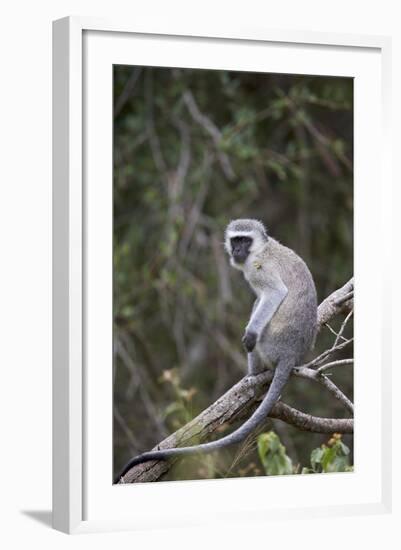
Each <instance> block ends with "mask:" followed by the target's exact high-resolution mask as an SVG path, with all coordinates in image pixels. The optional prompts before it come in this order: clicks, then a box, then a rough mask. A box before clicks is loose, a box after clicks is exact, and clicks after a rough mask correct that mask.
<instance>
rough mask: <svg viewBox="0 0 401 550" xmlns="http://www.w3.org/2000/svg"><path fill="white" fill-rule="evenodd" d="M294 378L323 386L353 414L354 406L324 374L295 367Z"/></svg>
mask: <svg viewBox="0 0 401 550" xmlns="http://www.w3.org/2000/svg"><path fill="white" fill-rule="evenodd" d="M293 372H294V374H295V376H299V377H301V378H306V379H307V380H313V381H314V382H317V383H318V384H321V385H322V386H324V387H325V388H326V389H327V390H329V392H330V393H332V394H333V395H334V397H335V398H336V399H338V400H339V401H341V403H342V404H343V405H344V406H345V407H346V408H347V409H348V410H349V411H350V412H351V413H353V412H354V405H353V403H352V402H351V401H350V400H349V399H348V397H347V396H346V395H345V394H344V393H343V392H342V391H341V390H340V389H339V388H338V387H337V386H336V385H335V384H334V382H332V381H331V380H329V378H327V376H325V375H324V374H321V373H319V372H318V371H315V370H312V369H308V368H307V367H297V368H295V369H294V371H293Z"/></svg>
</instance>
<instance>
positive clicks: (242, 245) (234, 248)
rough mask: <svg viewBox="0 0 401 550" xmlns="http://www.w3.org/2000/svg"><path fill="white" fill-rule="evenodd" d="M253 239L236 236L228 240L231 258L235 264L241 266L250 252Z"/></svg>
mask: <svg viewBox="0 0 401 550" xmlns="http://www.w3.org/2000/svg"><path fill="white" fill-rule="evenodd" d="M252 242H253V239H252V238H251V237H245V236H238V237H232V238H231V239H230V244H231V257H232V259H233V261H234V262H235V264H237V265H238V266H242V265H243V264H244V263H245V262H246V260H247V258H248V256H249V252H250V248H251V246H252Z"/></svg>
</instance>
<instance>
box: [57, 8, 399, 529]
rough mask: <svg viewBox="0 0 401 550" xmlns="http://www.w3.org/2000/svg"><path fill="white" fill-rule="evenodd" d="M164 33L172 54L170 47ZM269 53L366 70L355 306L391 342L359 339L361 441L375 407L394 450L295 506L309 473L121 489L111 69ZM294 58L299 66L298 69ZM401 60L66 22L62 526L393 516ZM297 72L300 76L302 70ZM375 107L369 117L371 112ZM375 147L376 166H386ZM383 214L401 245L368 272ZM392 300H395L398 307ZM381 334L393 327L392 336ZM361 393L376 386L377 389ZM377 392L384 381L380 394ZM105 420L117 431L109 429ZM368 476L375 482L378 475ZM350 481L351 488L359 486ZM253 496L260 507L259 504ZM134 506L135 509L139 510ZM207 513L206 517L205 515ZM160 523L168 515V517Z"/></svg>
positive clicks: (339, 38) (275, 34)
mask: <svg viewBox="0 0 401 550" xmlns="http://www.w3.org/2000/svg"><path fill="white" fill-rule="evenodd" d="M135 41H137V42H135ZM161 41H163V48H161V47H160V42H161ZM139 42H140V43H141V48H140V52H141V58H140V59H139V58H138V52H139V48H138V45H139ZM183 44H185V46H186V47H185V48H183V47H182V45H183ZM131 46H132V47H131ZM267 47H269V48H270V49H271V48H275V50H274V53H275V55H274V56H271V57H272V59H270V60H269V63H270V64H269V66H267V64H266V63H267V62H265V64H266V65H265V70H266V71H268V72H299V73H306V72H308V71H311V72H315V71H316V67H318V68H319V67H320V69H319V72H318V73H317V74H333V75H346V76H354V78H356V103H355V135H356V138H355V140H356V141H355V168H356V175H355V182H356V186H355V201H356V202H355V204H356V212H357V214H356V216H357V217H356V220H355V221H356V224H355V226H356V237H357V238H356V244H355V262H356V272H355V277H356V281H357V283H356V284H357V287H356V288H357V290H356V297H355V300H356V307H357V308H358V311H359V319H360V322H358V323H357V324H356V328H355V330H356V335H357V339H358V334H359V337H360V338H363V339H366V338H371V337H372V336H374V335H375V334H376V344H377V345H376V347H374V349H370V350H369V353H368V354H367V353H366V352H364V350H363V347H362V346H359V347H358V340H357V345H356V357H357V363H358V357H359V362H360V364H362V363H363V364H364V373H365V375H364V377H363V376H362V375H361V373H360V371H359V372H358V367H357V368H356V371H355V380H356V385H357V387H356V410H357V418H356V422H357V426H358V432H357V434H356V438H357V440H358V439H359V442H360V445H361V447H360V455H361V453H362V449H363V448H366V445H367V441H366V440H365V439H364V435H363V430H364V425H365V423H366V422H367V418H366V415H367V412H368V411H369V410H373V411H374V413H375V419H376V423H375V425H374V428H375V429H376V430H377V431H378V432H379V433H380V434H381V438H380V441H381V444H380V445H378V451H377V455H376V456H373V458H372V462H371V463H369V464H366V465H365V466H366V467H365V469H364V466H363V464H362V463H360V468H359V471H358V468H356V472H355V474H352V476H354V477H353V479H354V480H357V481H355V483H352V482H349V481H345V482H344V477H341V475H340V474H337V475H336V474H330V476H303V477H305V478H308V481H307V483H308V488H307V494H304V496H303V499H302V500H303V504H301V503H300V501H299V502H298V501H297V498H296V495H292V496H293V501H294V504H293V505H292V506H291V507H289V506H288V498H287V496H288V494H291V483H292V484H295V483H296V484H297V485H296V487H295V485H293V487H294V489H295V491H294V493H299V492H300V491H301V492H302V491H304V492H305V490H306V487H305V486H302V485H300V483H304V481H298V480H296V479H295V478H300V477H302V476H293V479H289V476H288V479H284V478H275V479H272V478H269V479H263V480H261V478H257V479H247V480H242V479H241V480H224V486H223V485H221V482H220V481H212V482H211V481H208V482H207V483H204V482H183V483H164V484H153V485H152V484H140V485H138V486H135V487H132V486H130V487H129V486H121V487H120V486H118V487H116V486H114V487H113V486H112V484H111V469H110V457H111V450H112V449H111V439H110V438H111V417H112V411H111V408H110V403H111V375H110V378H109V380H108V379H107V372H108V371H107V368H109V369H110V371H109V372H110V373H111V357H112V356H111V347H110V344H111V340H110V330H111V315H112V313H111V293H110V295H109V294H108V293H107V291H108V290H110V288H111V286H110V285H111V273H112V265H111V255H110V254H111V231H110V223H111V219H112V218H111V209H112V203H111V200H112V199H111V196H112V195H111V189H112V182H111V175H112V165H111V163H110V155H111V149H110V144H111V136H112V122H111V117H109V118H108V113H107V109H106V112H105V109H104V106H105V105H106V106H107V105H108V102H109V100H110V97H111V96H110V93H111V89H110V87H109V86H108V80H107V79H108V78H109V76H110V68H111V65H112V64H113V63H121V64H123V63H127V64H135V63H138V64H144V65H146V64H149V65H158V66H183V67H185V66H194V67H198V66H199V67H201V66H203V67H205V68H206V67H208V68H223V67H224V68H233V69H235V68H241V69H242V68H244V67H246V66H248V65H247V63H249V58H248V57H249V56H248V54H247V51H249V49H250V48H252V49H253V50H252V59H253V63H254V64H255V65H254V68H256V67H259V68H260V67H262V65H261V63H263V54H264V48H267ZM245 49H247V51H245ZM189 50H191V52H190V53H188V52H189ZM272 51H273V50H272ZM291 52H292V53H291ZM294 53H296V57H298V61H297V62H296V63H298V65H294V63H295V60H294V55H293V54H294ZM212 54H213V59H212ZM184 55H186V56H187V57H183V56H184ZM390 55H391V41H390V39H389V38H387V37H376V36H353V35H335V34H326V33H313V32H298V31H297V32H289V31H277V30H260V29H258V30H256V29H255V30H252V29H245V30H242V29H240V30H238V29H228V28H227V29H224V30H223V29H219V30H216V29H213V28H210V29H197V28H196V26H194V27H193V28H192V29H187V28H186V29H182V28H178V27H177V28H174V27H173V25H166V27H165V28H164V27H163V28H159V27H157V28H153V29H149V28H142V27H141V26H140V25H137V26H135V25H131V24H128V23H125V22H111V21H104V20H97V19H93V18H83V17H69V18H64V19H61V20H58V21H55V22H54V32H53V98H54V103H53V281H54V284H53V525H54V527H55V528H56V529H59V530H62V531H64V532H68V533H76V532H88V531H98V530H115V529H146V528H156V527H167V526H173V525H174V526H188V525H194V524H196V525H203V524H207V523H210V522H213V520H214V518H215V517H216V509H215V507H214V503H215V502H216V506H217V505H218V506H220V507H221V500H222V499H223V500H224V506H223V508H224V514H223V516H221V515H220V516H219V521H226V522H238V521H243V522H246V521H265V518H266V511H267V510H268V512H269V517H270V518H281V517H286V518H292V517H294V518H302V517H306V515H307V516H308V517H311V516H313V515H321V514H324V515H333V516H335V515H352V514H361V513H386V512H388V511H389V510H390V508H391V502H390V498H391V467H390V453H389V452H388V450H389V449H390V448H391V435H390V431H389V428H388V426H389V424H388V423H386V422H385V419H386V418H388V416H389V414H390V413H389V411H390V407H391V399H390V398H389V396H390V395H391V385H390V381H391V357H390V351H389V349H390V346H389V342H388V338H389V336H388V334H389V330H388V326H387V325H386V323H388V322H389V321H387V319H389V318H390V315H389V311H388V308H389V298H387V300H384V292H383V290H384V288H385V287H386V286H388V281H387V279H386V277H387V275H386V274H387V273H389V272H390V269H386V266H387V267H389V262H390V243H389V241H388V240H386V239H384V238H383V236H384V235H386V234H389V233H390V230H389V227H388V224H389V219H388V216H387V214H386V213H387V212H388V211H389V209H390V208H391V177H390V174H391V172H390V160H389V157H388V151H389V149H390V147H389V144H388V139H389V137H388V135H389V134H388V128H389V120H390V103H389V87H390ZM188 56H190V57H188ZM202 56H203V57H202ZM352 58H353V59H352ZM258 59H259V61H257V60H258ZM286 60H287V61H286ZM257 63H259V65H257ZM308 63H309V69H308V67H307V65H308ZM239 64H241V66H240V67H239ZM296 66H298V67H299V68H298V71H295V69H294V67H296ZM315 74H316V73H315ZM91 86H92V89H93V87H94V86H97V91H98V93H97V94H96V95H93V94H92V95H90V94H91V92H90V91H89V92H88V88H89V90H90V89H91ZM358 87H360V88H359V89H361V90H365V91H366V90H367V89H368V88H370V91H369V94H365V95H366V97H365V99H364V97H362V96H364V94H361V95H360V96H359V95H358V93H359V92H358ZM88 94H89V95H88ZM359 98H360V101H359ZM88 99H89V100H90V101H89V100H88ZM365 100H366V103H364V101H365ZM109 103H110V102H109ZM110 108H111V103H110ZM367 109H369V120H368V119H367V118H366V112H367ZM369 133H370V134H371V138H369ZM88 136H89V137H88ZM374 154H376V161H375V162H372V155H374ZM95 156H96V157H97V158H98V159H101V160H98V161H97V162H98V165H97V164H96V162H94V161H93V159H94V157H95ZM91 159H92V160H91ZM91 178H92V179H93V178H97V179H96V181H97V193H96V196H95V195H94V194H93V186H91V185H86V183H87V181H91ZM362 180H363V182H364V185H363V186H362V184H361V182H362ZM85 182H86V183H85ZM103 182H104V185H102V183H103ZM358 182H359V183H358ZM379 182H380V185H379ZM84 183H85V184H84ZM374 185H376V189H375V188H374ZM378 201H379V203H380V207H379V209H377V204H378ZM373 211H376V212H377V217H378V218H380V219H377V217H376V219H375V221H374V228H375V232H374V234H373V233H372V232H371V233H369V239H371V241H370V242H371V244H372V245H373V246H374V245H375V240H377V242H379V241H380V240H381V241H386V242H387V243H388V244H386V246H385V248H384V249H383V252H382V264H381V265H384V266H385V269H383V270H381V269H379V267H375V266H373V267H372V266H371V269H369V270H368V271H369V274H366V273H365V271H367V270H364V269H363V268H364V267H366V265H369V251H368V250H367V249H365V247H364V245H363V243H364V236H365V238H366V235H367V233H368V231H369V223H370V220H371V218H370V216H371V214H372V212H373ZM96 243H101V245H102V246H97V244H96ZM95 270H97V271H98V272H99V273H101V276H99V277H98V280H97V281H96V283H95V282H94V280H93V278H92V279H91V277H92V275H91V273H92V274H93V273H94V271H95ZM88 274H89V275H88ZM372 285H373V287H372ZM372 288H373V290H374V292H372ZM105 289H106V292H105ZM99 296H103V298H102V300H101V301H100V302H99V300H96V298H97V297H99ZM368 298H369V304H368V303H367V299H368ZM95 302H96V305H94V304H95ZM384 308H387V309H386V311H385V314H384ZM372 311H373V313H374V316H375V318H376V319H377V322H376V323H373V325H371V326H368V323H367V322H364V319H365V321H366V319H367V318H368V317H369V315H371V312H372ZM377 334H380V336H379V337H378V338H377ZM358 354H359V355H358ZM95 364H96V369H97V370H96V371H94V365H95ZM377 365H380V367H381V368H377ZM371 373H372V376H370V374H371ZM365 377H366V379H365ZM358 384H359V386H358ZM358 387H360V388H363V392H362V391H360V390H359V389H358ZM377 387H380V392H378V391H377ZM107 391H109V393H110V399H109V397H107V395H108V394H107ZM95 417H96V418H98V419H99V423H100V424H101V425H102V426H103V427H104V429H103V430H101V431H99V430H97V429H96V425H95V422H94V418H95ZM364 446H365V447H364ZM108 448H109V450H110V452H109V453H108ZM385 451H386V452H385ZM372 454H374V453H372ZM88 457H89V458H88ZM368 472H370V478H369V480H370V483H367V481H368V478H367V475H368ZM349 479H350V478H348V480H349ZM107 480H109V481H107ZM330 480H331V481H330ZM266 482H267V483H268V486H267V487H266V489H265V494H266V490H268V491H269V493H270V494H271V495H272V494H274V495H275V496H274V498H272V499H271V500H270V501H269V502H266V499H263V500H262V499H261V498H260V496H258V495H259V494H260V487H261V484H264V485H265V484H266ZM305 482H306V481H305ZM344 483H346V484H349V483H351V484H350V485H349V487H347V485H344ZM107 484H109V486H108V485H107ZM289 484H290V485H289ZM328 488H329V489H330V490H331V491H332V495H333V497H332V501H330V502H329V501H324V500H323V499H322V500H321V503H320V502H318V503H316V495H319V494H320V493H321V492H324V491H326V489H328ZM133 491H135V493H134V492H133ZM336 491H337V493H336ZM352 491H355V493H354V494H352ZM238 492H241V493H242V495H243V498H242V499H241V500H242V501H243V502H244V503H245V504H244V505H242V506H241V507H240V508H239V507H238V504H237V503H236V502H237V499H236V498H235V495H238ZM280 495H282V498H281V500H280ZM189 498H190V499H192V501H193V502H194V506H193V507H188V506H186V507H185V506H183V504H182V503H185V502H188V499H189ZM135 502H140V506H138V507H137V509H135V513H132V506H134V507H135ZM167 502H170V503H171V504H170V506H168V505H166V503H167ZM250 502H252V505H249V506H248V505H247V503H250ZM119 503H121V510H123V509H126V510H127V509H128V510H130V512H129V513H128V514H124V515H123V514H121V513H120V512H119V510H120V508H119ZM127 503H128V504H131V505H130V506H127ZM158 507H159V508H160V513H158V510H159V508H158ZM161 510H163V513H161ZM200 510H203V511H204V513H203V514H200ZM154 517H158V518H159V519H158V522H157V525H155V522H154Z"/></svg>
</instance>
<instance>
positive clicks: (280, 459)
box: [258, 431, 293, 476]
mask: <svg viewBox="0 0 401 550" xmlns="http://www.w3.org/2000/svg"><path fill="white" fill-rule="evenodd" d="M258 453H259V458H260V461H261V462H262V464H263V468H264V470H265V473H266V475H268V476H277V475H285V474H292V473H293V465H292V460H291V459H290V457H289V456H287V454H286V452H285V447H284V445H282V443H281V442H280V439H279V437H278V435H277V434H275V433H274V432H272V431H271V432H268V433H263V434H261V435H260V436H259V437H258Z"/></svg>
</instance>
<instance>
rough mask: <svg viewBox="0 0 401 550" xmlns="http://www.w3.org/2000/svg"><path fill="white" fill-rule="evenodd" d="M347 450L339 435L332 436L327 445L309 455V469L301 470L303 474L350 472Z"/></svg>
mask: <svg viewBox="0 0 401 550" xmlns="http://www.w3.org/2000/svg"><path fill="white" fill-rule="evenodd" d="M349 454H350V450H349V448H348V447H347V446H346V445H344V443H343V442H342V441H341V435H340V434H333V437H332V438H331V439H330V440H329V442H328V444H327V445H322V446H321V447H318V448H317V449H314V450H313V451H312V453H311V457H310V462H311V468H303V469H302V473H303V474H317V473H322V472H323V473H329V472H350V471H352V469H353V467H352V466H350V463H349Z"/></svg>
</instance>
